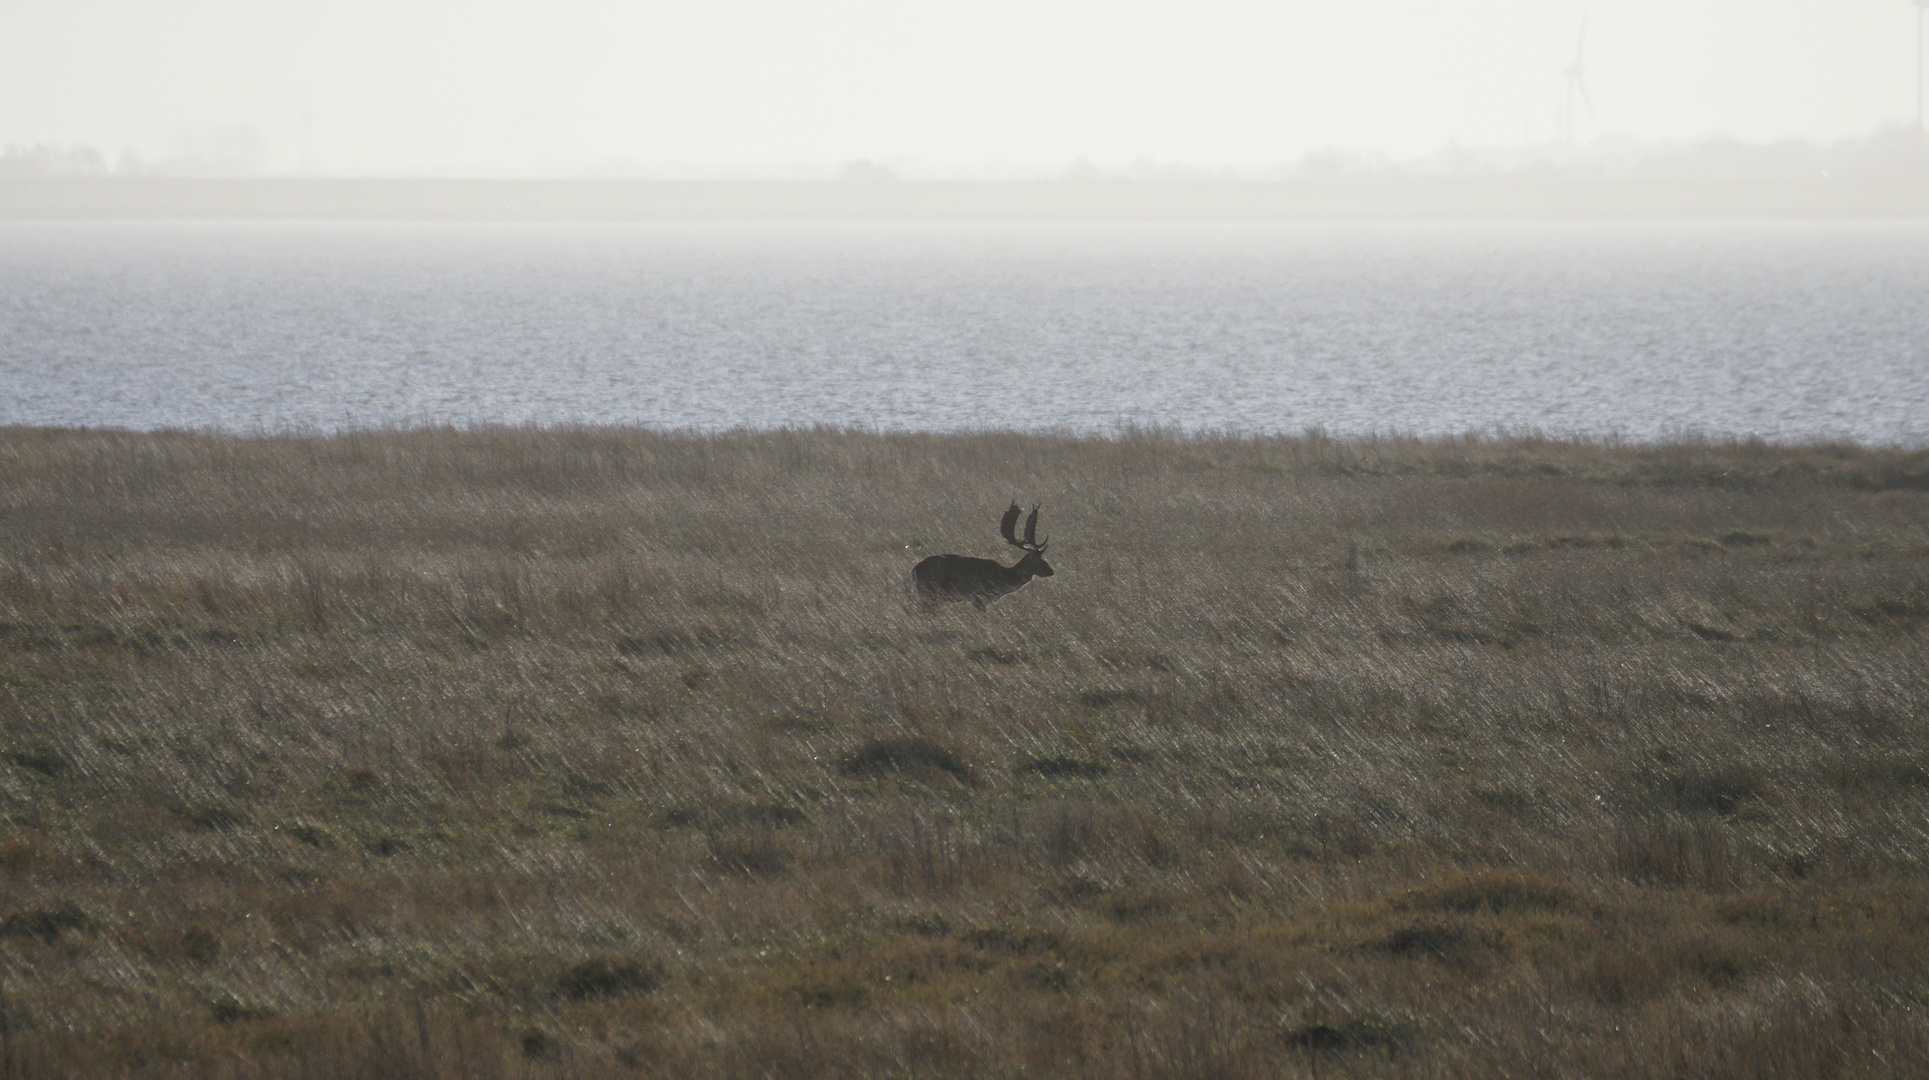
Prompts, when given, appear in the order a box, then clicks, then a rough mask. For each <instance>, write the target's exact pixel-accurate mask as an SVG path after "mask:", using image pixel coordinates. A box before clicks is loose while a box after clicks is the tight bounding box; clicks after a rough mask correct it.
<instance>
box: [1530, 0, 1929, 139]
mask: <svg viewBox="0 0 1929 1080" xmlns="http://www.w3.org/2000/svg"><path fill="white" fill-rule="evenodd" d="M1917 2H1918V3H1929V0H1917ZM1586 47H1587V16H1586V15H1582V16H1581V36H1580V37H1579V38H1577V39H1575V42H1574V62H1573V63H1571V64H1569V65H1567V68H1566V69H1565V70H1563V71H1562V72H1561V108H1560V117H1559V119H1560V128H1561V143H1562V144H1563V145H1566V146H1572V145H1574V97H1575V95H1577V94H1578V95H1580V98H1581V104H1583V105H1585V106H1587V115H1588V119H1590V120H1591V119H1593V118H1594V102H1593V100H1592V99H1590V98H1589V97H1588V96H1587V79H1586V78H1585V77H1584V76H1583V75H1582V73H1581V52H1582V50H1583V49H1585V48H1586Z"/></svg>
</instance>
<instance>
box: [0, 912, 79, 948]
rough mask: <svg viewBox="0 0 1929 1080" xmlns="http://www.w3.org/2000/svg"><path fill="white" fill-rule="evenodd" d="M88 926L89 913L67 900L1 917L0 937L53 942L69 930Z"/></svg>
mask: <svg viewBox="0 0 1929 1080" xmlns="http://www.w3.org/2000/svg"><path fill="white" fill-rule="evenodd" d="M87 926H88V918H87V913H86V912H84V911H82V910H81V909H80V906H79V905H77V904H74V903H72V902H67V903H62V904H56V905H54V906H52V907H40V908H30V909H28V910H26V911H16V912H14V913H13V914H11V915H9V916H7V917H6V918H4V919H0V938H37V939H39V940H41V941H49V942H51V941H57V940H59V938H60V935H62V934H64V933H66V932H67V931H69V930H85V929H86V928H87Z"/></svg>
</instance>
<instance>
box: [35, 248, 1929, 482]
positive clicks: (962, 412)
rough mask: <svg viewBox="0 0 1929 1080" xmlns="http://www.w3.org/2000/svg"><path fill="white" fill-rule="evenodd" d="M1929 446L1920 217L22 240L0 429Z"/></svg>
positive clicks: (1928, 310)
mask: <svg viewBox="0 0 1929 1080" xmlns="http://www.w3.org/2000/svg"><path fill="white" fill-rule="evenodd" d="M485 422H486V423H539V424H548V423H597V424H601V423H618V424H646V425H653V426H660V427H675V428H700V429H715V428H724V427H735V426H751V427H775V426H782V425H808V424H820V423H821V424H835V425H859V426H864V427H870V428H878V429H969V428H982V427H998V428H1019V429H1069V430H1077V431H1110V430H1115V429H1116V428H1117V427H1119V426H1120V425H1122V424H1161V425H1170V426H1176V427H1182V428H1187V429H1216V430H1235V431H1244V432H1280V431H1286V432H1297V431H1299V430H1301V429H1303V428H1307V427H1315V426H1317V427H1323V428H1325V429H1327V430H1329V431H1333V432H1336V433H1360V432H1413V433H1421V434H1446V433H1458V432H1464V431H1493V430H1496V429H1505V430H1517V429H1525V428H1533V429H1540V430H1545V431H1550V432H1556V433H1590V434H1607V433H1614V434H1619V435H1622V436H1626V437H1630V438H1642V439H1645V438H1655V437H1661V436H1666V435H1671V434H1679V433H1682V432H1700V433H1706V434H1713V435H1745V434H1759V435H1762V436H1764V437H1768V438H1775V439H1804V438H1817V437H1827V438H1834V437H1849V438H1855V439H1860V440H1864V441H1869V442H1878V443H1905V444H1924V443H1929V225H1924V224H1915V223H1906V224H1898V223H1879V224H1849V225H1844V224H1786V223H1782V224H1734V223H1724V224H1645V225H1640V224H1637V225H1630V224H1600V225H1559V224H1399V225H1359V224H1335V225H1307V224H1267V225H1198V224H1187V225H1169V226H1162V225H1006V224H999V225H969V224H942V225H937V224H934V225H906V224H874V225H823V224H796V225H784V224H776V225H772V224H754V225H752V224H746V225H685V224H666V225H653V224H583V225H569V224H371V223H350V224H341V223H203V222H134V223H71V224H69V223H54V224H5V225H0V423H7V424H60V425H74V424H87V425H118V426H125V427H130V428H137V429H155V428H170V427H171V428H181V427H185V428H219V429H226V430H232V431H250V432H252V431H264V430H269V431H272V430H286V429H322V430H333V429H340V428H345V427H369V426H383V425H392V424H421V423H456V424H470V423H485Z"/></svg>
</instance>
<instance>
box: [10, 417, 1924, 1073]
mask: <svg viewBox="0 0 1929 1080" xmlns="http://www.w3.org/2000/svg"><path fill="white" fill-rule="evenodd" d="M1013 498H1018V499H1021V500H1024V501H1027V502H1031V501H1036V502H1041V503H1043V504H1044V506H1045V510H1044V514H1043V521H1044V524H1045V526H1046V529H1047V531H1048V532H1049V533H1050V535H1051V536H1052V538H1053V545H1052V561H1053V563H1054V565H1056V566H1057V568H1058V571H1059V573H1058V576H1056V577H1055V578H1052V579H1051V580H1049V581H1038V582H1034V583H1033V584H1031V585H1030V586H1029V587H1027V588H1026V589H1024V590H1023V591H1021V592H1019V593H1017V594H1015V595H1013V596H1011V597H1008V598H1006V599H1005V600H1003V601H1001V602H999V603H998V604H997V605H995V606H994V607H993V608H992V609H990V610H989V611H986V612H982V613H980V612H975V611H973V610H971V609H970V608H969V606H954V607H948V608H944V609H941V610H938V611H936V612H926V611H924V610H921V609H920V608H919V606H918V605H917V604H915V603H914V602H913V601H912V598H911V595H910V590H909V571H910V567H911V566H912V565H913V564H914V563H915V562H916V561H917V560H918V559H919V558H921V557H922V556H924V555H927V554H931V553H934V552H940V551H958V552H960V553H965V554H995V553H997V552H998V551H1000V550H1001V548H1002V545H1000V544H999V543H998V541H997V536H996V533H995V525H996V520H997V514H998V511H999V510H1000V509H1001V508H1002V507H1003V506H1005V505H1006V503H1007V502H1008V501H1010V500H1011V499H1013ZM1926 624H1929V455H1924V454H1921V453H1914V454H1910V453H1904V452H1899V451H1879V450H1870V449H1862V448H1856V447H1850V446H1800V447H1787V446H1767V445H1763V444H1759V443H1752V444H1749V443H1738V444H1720V443H1680V444H1671V445H1665V446H1633V445H1630V446H1621V445H1611V444H1600V443H1586V442H1563V441H1550V440H1539V439H1508V440H1477V439H1470V440H1443V441H1411V440H1393V439H1389V440H1379V441H1370V442H1363V441H1336V440H1331V439H1326V438H1322V437H1320V436H1318V435H1316V434H1314V435H1308V436H1306V437H1302V438H1289V439H1265V440H1244V439H1230V438H1227V439H1214V438H1197V439H1183V438H1172V437H1167V436H1164V435H1161V434H1159V433H1156V432H1150V433H1146V432H1140V433H1126V434H1123V435H1121V436H1119V437H1117V438H1113V439H1072V438H1052V437H1043V436H1025V435H1011V434H984V435H971V436H909V435H904V436H884V435H862V434H845V433H837V432H822V431H820V432H778V433H767V434H737V435H724V436H717V437H711V438H699V437H679V436H672V435H662V434H651V433H643V432H636V431H621V430H546V431H516V430H490V431H477V432H453V431H432V430H429V431H411V432H389V433H359V434H350V435H343V436H338V437H329V438H320V437H317V438H294V437H289V438H263V439H244V438H229V437H222V436H214V435H197V434H160V435H137V434H126V433H116V432H77V431H35V430H22V429H13V430H0V1078H4V1080H16V1078H24V1077H42V1076H47V1077H66V1076H72V1077H81V1076H104V1075H138V1076H155V1077H163V1076H165V1077H174V1076H180V1077H188V1076H197V1077H198V1076H221V1077H261V1078H284V1077H317V1078H319V1077H351V1076H390V1077H408V1076H421V1077H495V1076H505V1077H506V1076H549V1075H556V1076H582V1077H593V1076H601V1075H621V1076H630V1075H643V1076H664V1077H706V1076H716V1077H725V1076H752V1075H754V1076H763V1077H792V1076H795V1077H818V1076H831V1075H839V1076H875V1077H910V1076H919V1077H924V1076H933V1077H942V1076H957V1077H966V1076H970V1077H984V1076H1013V1077H1017V1076H1032V1075H1049V1076H1054V1077H1061V1076H1080V1077H1094V1078H1109V1077H1136V1078H1152V1077H1175V1078H1177V1077H1249V1076H1250V1077H1260V1076H1266V1077H1272V1076H1295V1075H1304V1076H1312V1075H1316V1074H1317V1075H1319V1076H1347V1077H1408V1076H1413V1077H1421V1076H1425V1077H1463V1076H1464V1077H1500V1076H1521V1077H1526V1076H1536V1077H1541V1076H1576V1077H1579V1076H1587V1077H1656V1076H1663V1077H1673V1076H1679V1077H1780V1076H1787V1077H1841V1078H1856V1077H1877V1076H1881V1077H1890V1076H1908V1075H1922V1074H1925V1073H1929V976H1925V975H1924V972H1925V971H1929V835H1926V834H1925V822H1929V739H1925V735H1929V692H1926V691H1929V656H1925V650H1924V647H1923V641H1924V638H1923V631H1924V627H1925V625H1926Z"/></svg>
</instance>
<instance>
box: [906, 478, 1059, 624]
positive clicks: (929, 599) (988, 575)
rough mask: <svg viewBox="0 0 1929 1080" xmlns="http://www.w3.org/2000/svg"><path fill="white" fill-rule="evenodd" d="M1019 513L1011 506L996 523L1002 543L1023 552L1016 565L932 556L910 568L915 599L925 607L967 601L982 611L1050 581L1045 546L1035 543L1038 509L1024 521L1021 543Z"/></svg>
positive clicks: (1016, 507)
mask: <svg viewBox="0 0 1929 1080" xmlns="http://www.w3.org/2000/svg"><path fill="white" fill-rule="evenodd" d="M1020 513H1021V511H1020V510H1019V509H1018V504H1017V503H1012V504H1011V509H1009V510H1007V511H1005V517H1004V520H1003V521H1000V522H999V523H998V531H999V532H1001V533H1003V534H1004V535H1005V543H1007V544H1010V545H1011V546H1012V547H1015V548H1022V549H1024V552H1025V557H1024V558H1022V559H1020V560H1018V563H1017V565H1015V566H1002V565H1000V564H998V563H995V562H993V561H991V560H990V559H974V558H972V557H970V556H969V555H933V556H931V557H930V558H928V559H926V560H924V561H923V562H921V563H919V564H918V565H916V566H914V567H912V568H911V581H912V583H913V584H915V585H916V586H917V588H918V597H919V598H920V599H922V600H923V601H924V602H925V603H926V604H933V603H936V602H937V601H939V600H969V601H971V603H972V605H973V606H974V607H977V608H978V609H980V610H983V609H984V606H985V605H986V604H988V603H990V602H992V601H993V600H996V599H998V598H999V597H1001V596H1003V595H1005V594H1006V593H1008V592H1017V591H1018V590H1019V589H1022V588H1024V587H1025V583H1026V582H1028V581H1030V580H1031V579H1032V578H1034V577H1051V576H1052V568H1051V565H1050V564H1048V563H1047V562H1045V545H1044V544H1041V543H1039V542H1038V507H1036V506H1034V507H1032V508H1031V516H1030V517H1028V518H1026V519H1025V538H1024V539H1023V540H1020V539H1018V515H1019V514H1020ZM1049 542H1050V541H1049V540H1048V541H1047V543H1049Z"/></svg>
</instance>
